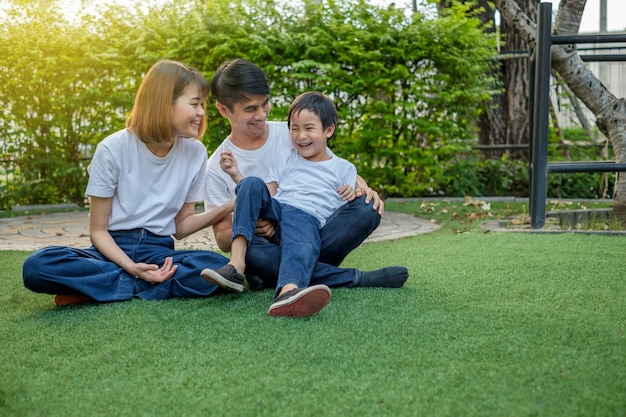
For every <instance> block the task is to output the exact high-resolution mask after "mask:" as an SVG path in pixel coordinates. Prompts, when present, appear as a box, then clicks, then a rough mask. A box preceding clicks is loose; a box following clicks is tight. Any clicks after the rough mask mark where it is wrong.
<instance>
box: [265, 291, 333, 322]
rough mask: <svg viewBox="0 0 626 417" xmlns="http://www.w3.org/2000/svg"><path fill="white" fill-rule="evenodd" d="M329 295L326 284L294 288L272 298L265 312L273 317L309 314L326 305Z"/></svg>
mask: <svg viewBox="0 0 626 417" xmlns="http://www.w3.org/2000/svg"><path fill="white" fill-rule="evenodd" d="M330 297H331V292H330V288H328V287H327V286H326V285H313V286H310V287H306V288H295V289H293V290H291V291H287V292H286V293H284V294H281V295H279V296H277V297H276V298H274V302H273V303H272V305H271V306H270V309H269V310H268V312H267V313H268V314H269V315H270V316H273V317H279V316H282V317H306V316H311V315H313V314H315V313H318V312H319V311H321V310H322V309H323V308H324V307H326V304H328V302H329V301H330Z"/></svg>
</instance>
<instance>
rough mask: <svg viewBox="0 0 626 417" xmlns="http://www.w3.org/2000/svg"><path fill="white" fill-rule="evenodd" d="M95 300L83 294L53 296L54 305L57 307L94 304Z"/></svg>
mask: <svg viewBox="0 0 626 417" xmlns="http://www.w3.org/2000/svg"><path fill="white" fill-rule="evenodd" d="M95 302H96V300H94V299H93V298H91V297H89V296H87V295H84V294H78V293H76V294H58V295H55V296H54V304H56V305H57V306H59V307H62V306H69V305H72V304H84V303H95Z"/></svg>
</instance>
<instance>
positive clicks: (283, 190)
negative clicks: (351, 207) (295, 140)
mask: <svg viewBox="0 0 626 417" xmlns="http://www.w3.org/2000/svg"><path fill="white" fill-rule="evenodd" d="M326 151H327V152H328V154H329V155H330V157H331V158H330V159H329V160H326V161H318V162H312V161H309V160H307V159H305V158H303V157H302V156H300V155H299V154H298V152H297V151H296V150H295V149H293V148H292V149H290V150H286V151H282V153H281V154H277V155H276V156H277V157H276V158H274V162H273V164H272V167H271V168H270V172H269V176H268V177H267V180H266V182H277V183H278V192H277V193H276V195H275V196H274V198H275V199H276V200H278V201H280V202H281V203H284V204H289V205H290V206H293V207H297V208H299V209H300V210H303V211H305V212H307V213H309V214H310V215H312V216H315V217H317V219H318V220H319V221H320V227H321V226H324V224H325V223H326V219H328V218H329V217H330V215H331V214H333V213H334V212H335V210H337V209H338V208H339V207H341V206H342V205H344V204H345V203H346V201H344V200H342V199H341V196H340V195H339V193H338V192H337V188H339V187H341V186H342V185H344V184H348V185H350V186H351V187H352V188H354V187H355V186H356V168H355V166H354V165H353V164H352V163H350V162H348V161H346V160H345V159H342V158H339V157H338V156H336V155H335V154H333V153H332V152H331V151H330V149H326Z"/></svg>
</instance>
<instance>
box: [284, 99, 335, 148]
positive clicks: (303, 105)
mask: <svg viewBox="0 0 626 417" xmlns="http://www.w3.org/2000/svg"><path fill="white" fill-rule="evenodd" d="M302 110H309V111H312V112H313V113H315V114H316V115H318V116H319V118H320V120H321V121H322V128H323V129H326V128H328V127H330V126H332V125H335V130H336V128H337V123H338V122H339V116H338V114H337V107H335V103H333V102H332V100H331V99H329V98H328V97H326V96H325V95H324V94H322V93H320V92H317V91H308V92H306V93H302V94H300V95H299V96H298V97H296V99H295V100H294V101H293V102H292V103H291V106H289V113H288V114H287V126H288V127H291V115H292V114H294V113H295V114H297V113H300V112H301V111H302ZM334 134H335V133H334V132H333V136H334ZM331 138H332V136H331V137H330V138H328V140H330V139H331Z"/></svg>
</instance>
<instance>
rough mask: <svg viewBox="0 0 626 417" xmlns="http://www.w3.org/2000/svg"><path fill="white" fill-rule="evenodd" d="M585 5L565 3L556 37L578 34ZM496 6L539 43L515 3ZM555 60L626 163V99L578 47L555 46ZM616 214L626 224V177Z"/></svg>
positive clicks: (621, 178) (506, 0)
mask: <svg viewBox="0 0 626 417" xmlns="http://www.w3.org/2000/svg"><path fill="white" fill-rule="evenodd" d="M585 3H586V0H568V1H562V2H561V5H560V7H559V9H558V13H557V18H556V23H555V24H554V26H553V31H552V32H553V33H554V34H555V35H572V34H577V33H578V30H579V28H580V21H581V18H582V14H583V10H584V8H585ZM495 5H496V7H497V9H498V10H499V11H500V13H501V14H502V17H503V18H504V19H505V20H506V21H507V22H508V23H509V24H510V25H512V26H513V27H514V28H515V30H516V32H517V33H519V34H520V36H522V37H523V38H524V39H526V41H527V42H528V43H529V45H531V46H532V47H533V48H534V47H535V44H536V39H537V27H536V24H535V23H534V22H533V21H532V20H531V19H529V17H528V16H526V15H525V14H524V13H523V11H522V10H521V9H520V8H519V7H518V6H517V4H516V3H515V1H514V0H495ZM551 57H552V68H553V69H555V70H556V71H557V72H558V73H559V74H560V75H561V77H562V78H563V81H565V83H566V84H567V86H568V87H569V88H570V89H571V90H572V92H573V93H574V94H575V95H576V96H577V97H578V98H579V99H580V100H581V101H582V102H583V103H584V104H585V105H586V106H587V108H589V110H591V112H592V113H593V114H594V115H595V116H596V125H597V126H598V128H599V129H600V131H601V132H602V133H603V134H604V135H605V136H606V137H607V138H608V139H609V141H610V142H611V145H612V146H613V151H614V152H615V158H616V161H617V162H618V163H626V103H625V101H624V99H618V98H617V97H615V96H614V95H613V94H612V93H611V92H610V91H609V90H607V88H606V87H605V86H604V85H603V84H602V83H601V82H600V80H598V78H596V76H595V75H594V74H593V73H592V72H591V71H590V70H589V69H588V68H587V67H586V66H585V64H584V62H583V61H582V60H581V59H580V56H579V55H578V53H577V48H576V46H575V45H554V46H552V50H551ZM613 212H614V214H615V215H616V216H617V218H618V219H619V220H621V222H622V223H623V224H626V174H624V175H618V178H617V180H616V181H615V190H614V194H613Z"/></svg>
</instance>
